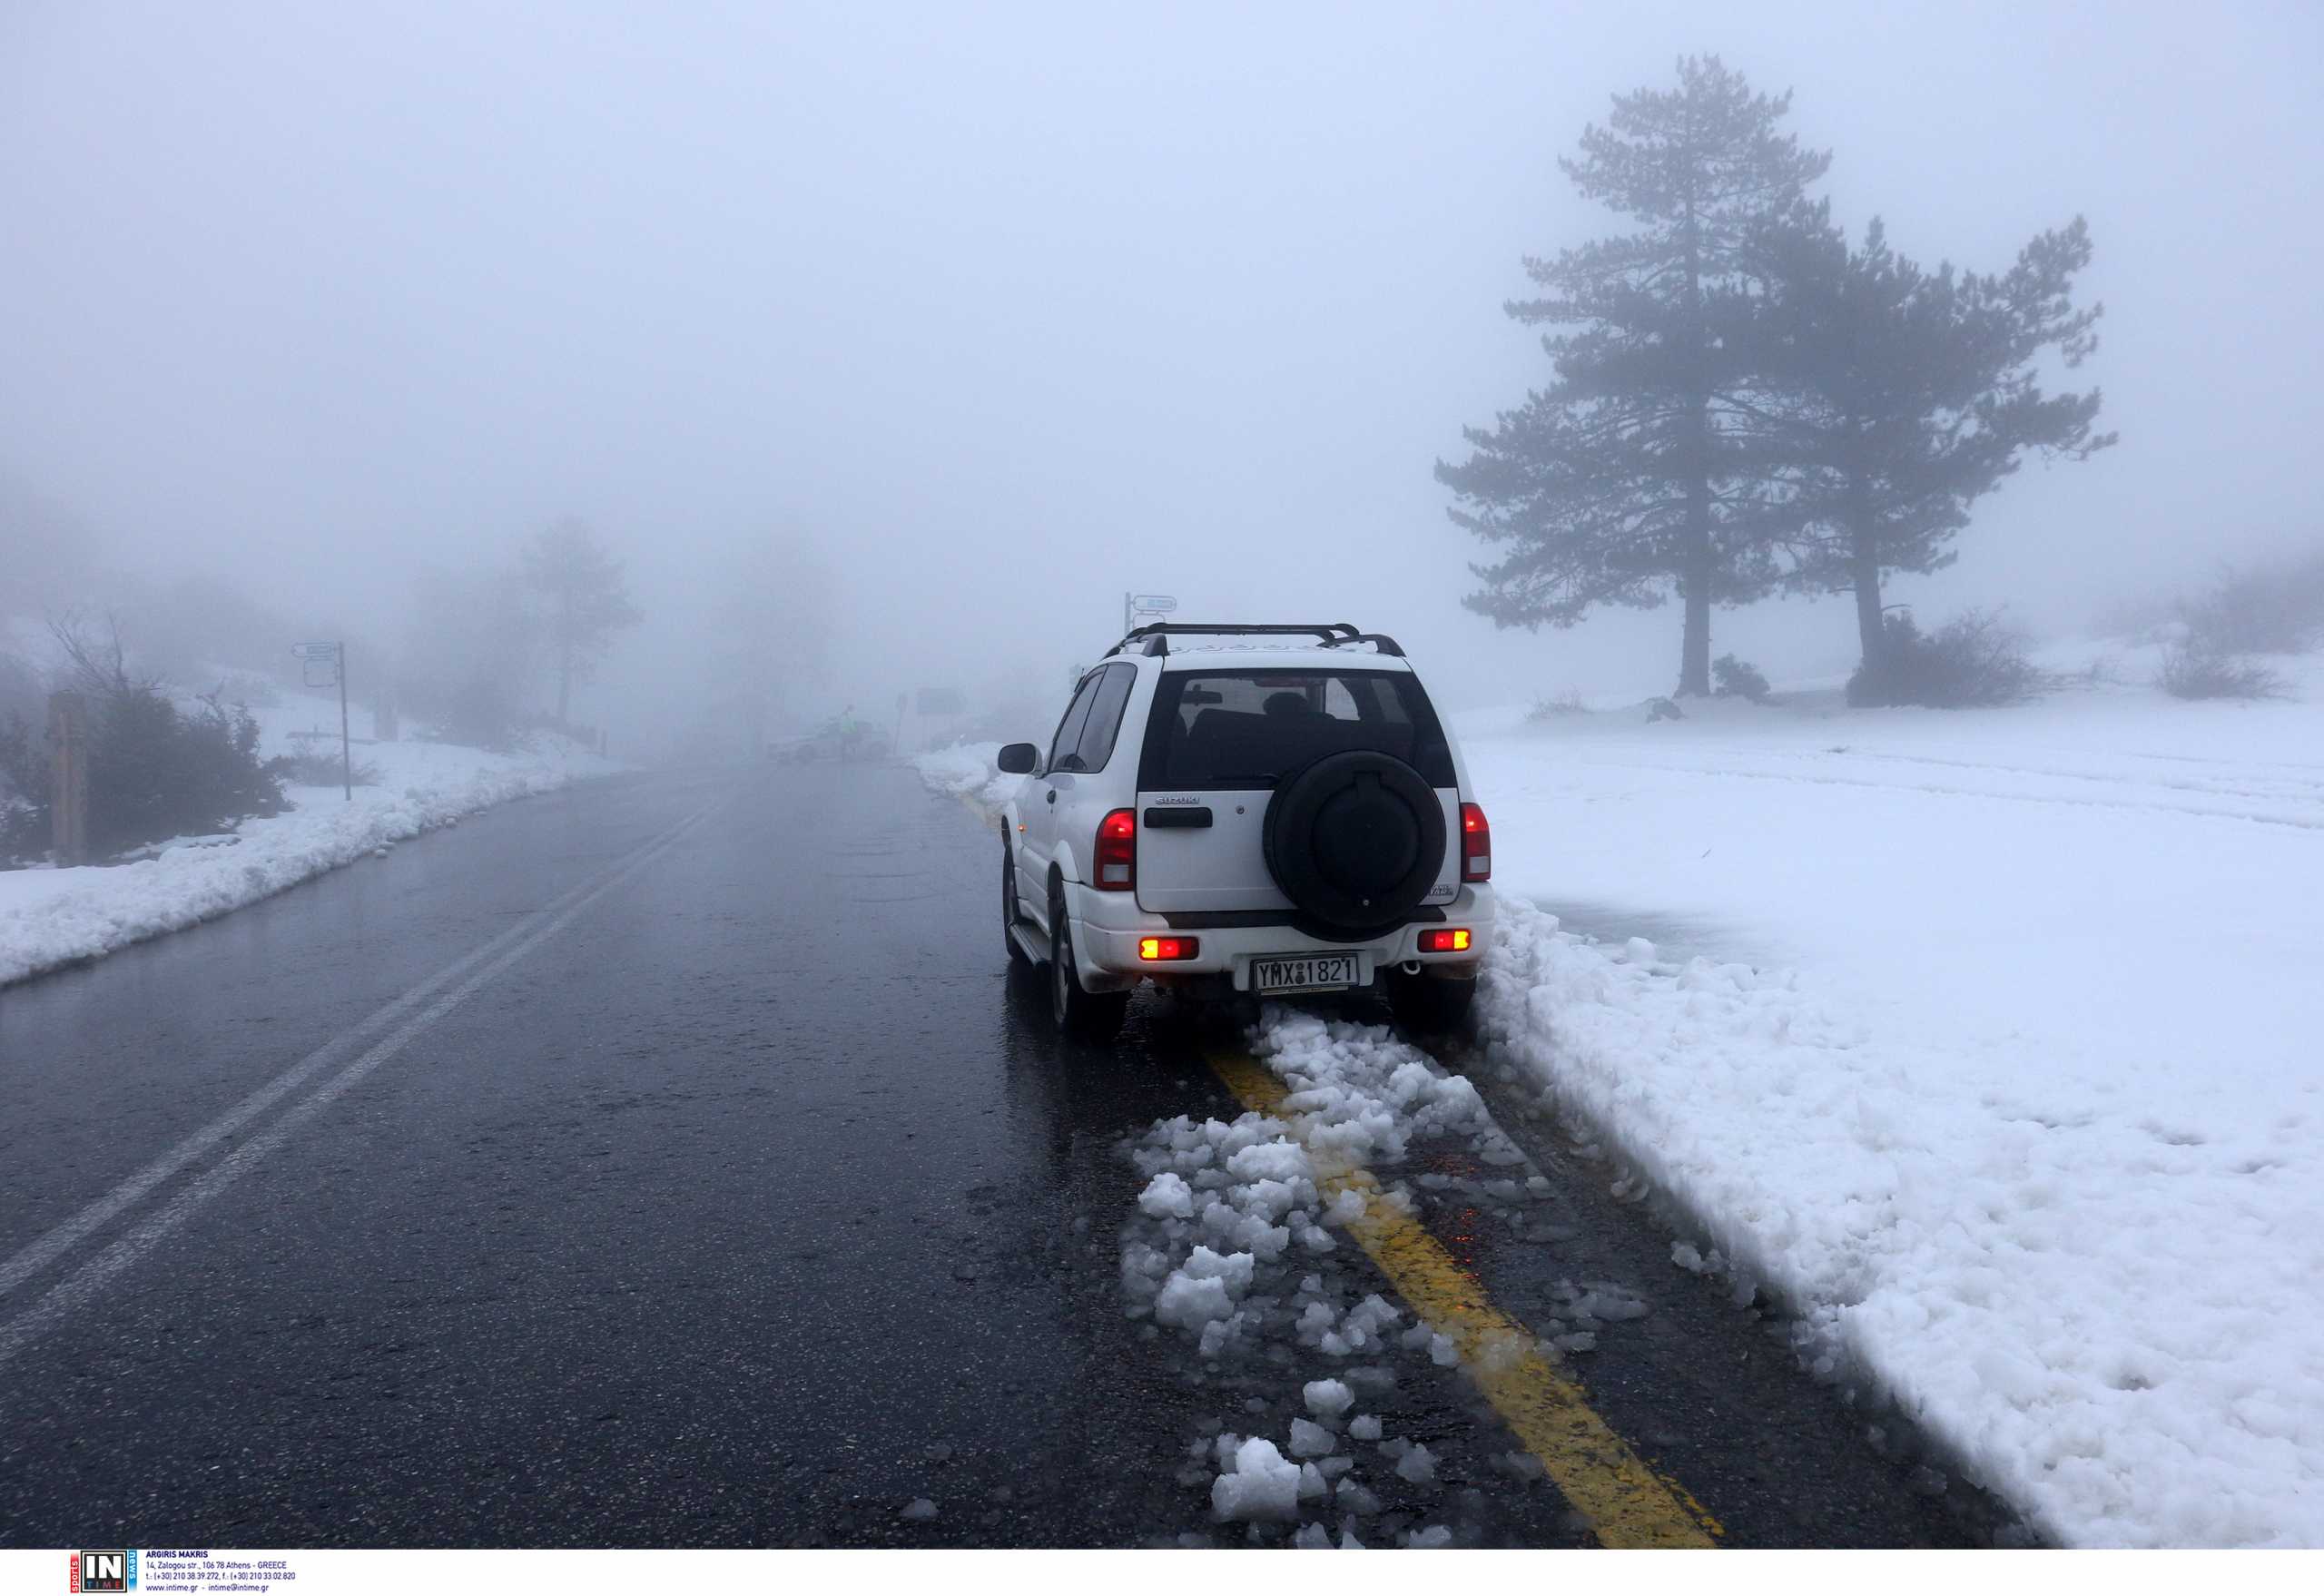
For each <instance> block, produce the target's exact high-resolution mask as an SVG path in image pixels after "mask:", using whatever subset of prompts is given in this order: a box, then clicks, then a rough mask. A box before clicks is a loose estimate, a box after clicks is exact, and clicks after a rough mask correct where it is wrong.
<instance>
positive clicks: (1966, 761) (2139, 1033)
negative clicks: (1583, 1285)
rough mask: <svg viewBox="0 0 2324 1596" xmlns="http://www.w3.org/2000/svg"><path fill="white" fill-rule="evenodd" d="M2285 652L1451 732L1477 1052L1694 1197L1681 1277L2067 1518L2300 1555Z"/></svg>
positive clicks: (2322, 779)
mask: <svg viewBox="0 0 2324 1596" xmlns="http://www.w3.org/2000/svg"><path fill="white" fill-rule="evenodd" d="M2306 668H2307V670H2308V673H2309V675H2308V679H2305V680H2303V682H2302V684H2301V687H2302V691H2303V692H2304V693H2306V694H2308V695H2309V699H2310V700H2311V701H2309V702H2299V703H2289V704H2252V705H2234V704H2177V703H2175V702H2173V701H2171V700H2168V699H2165V698H2162V696H2161V695H2158V694H2155V693H2153V692H2152V691H2150V690H2147V689H2145V688H2143V687H2105V686H2101V687H2098V688H2095V689H2089V690H2082V691H2075V692H2069V693H2064V694H2061V695H2058V696H2057V697H2055V698H2053V699H2052V700H2050V701H2047V702H2045V703H2043V704H2037V705H2033V706H2028V707H2025V708H2021V709H2014V710H2002V711H1988V712H1965V713H1957V714H1946V713H1941V712H1915V711H1893V712H1877V713H1826V712H1824V711H1823V710H1820V709H1819V708H1817V706H1816V705H1814V704H1810V705H1809V706H1808V707H1807V708H1806V709H1802V708H1797V707H1794V708H1791V709H1784V708H1773V709H1755V708H1752V707H1750V706H1748V705H1739V704H1737V705H1724V704H1722V705H1719V706H1717V707H1716V708H1715V709H1711V710H1709V711H1708V712H1707V713H1705V714H1699V715H1698V714H1696V706H1694V705H1693V704H1689V711H1688V713H1689V720H1687V721H1685V722H1681V723H1677V724H1658V725H1654V726H1652V727H1649V726H1646V725H1645V724H1642V723H1641V722H1640V721H1639V720H1638V719H1637V718H1636V717H1631V716H1626V715H1625V716H1617V715H1581V716H1572V717H1561V721H1560V724H1559V725H1558V726H1557V727H1555V728H1553V729H1552V730H1551V731H1550V732H1548V733H1545V734H1527V735H1524V736H1521V737H1510V738H1504V739H1498V740H1495V739H1486V740H1482V741H1478V742H1473V743H1472V744H1470V745H1469V748H1468V754H1469V756H1470V762H1471V765H1472V772H1473V773H1474V774H1475V776H1476V778H1477V780H1478V782H1479V784H1480V786H1481V788H1482V793H1483V800H1484V803H1485V804H1486V806H1487V809H1488V812H1489V813H1491V814H1492V820H1493V831H1494V843H1495V850H1494V851H1495V854H1496V858H1495V865H1496V874H1497V876H1498V882H1497V885H1498V887H1499V888H1500V891H1501V892H1502V902H1503V905H1504V918H1503V921H1502V925H1501V927H1500V930H1499V932H1498V934H1497V937H1496V945H1495V947H1494V949H1493V951H1492V957H1491V959H1490V961H1489V962H1488V966H1487V971H1486V977H1485V981H1484V987H1483V990H1482V994H1481V1000H1480V1005H1479V1022H1480V1026H1481V1029H1482V1032H1483V1035H1484V1037H1485V1039H1486V1040H1487V1041H1488V1042H1489V1043H1490V1044H1491V1045H1492V1047H1493V1048H1494V1049H1496V1050H1497V1051H1498V1052H1499V1053H1500V1054H1501V1055H1502V1056H1503V1057H1504V1058H1506V1059H1512V1060H1514V1061H1516V1062H1518V1063H1520V1064H1521V1065H1522V1066H1523V1067H1525V1068H1526V1069H1530V1070H1531V1072H1532V1073H1533V1074H1534V1075H1535V1076H1536V1077H1537V1078H1538V1079H1540V1080H1541V1081H1542V1082H1543V1083H1545V1084H1546V1085H1547V1086H1548V1087H1549V1088H1551V1089H1552V1090H1553V1091H1554V1092H1555V1093H1556V1094H1557V1095H1558V1096H1559V1097H1560V1098H1561V1099H1562V1100H1563V1101H1564V1102H1565V1103H1566V1104H1568V1105H1569V1106H1570V1107H1571V1108H1572V1109H1573V1110H1575V1111H1576V1112H1577V1113H1578V1114H1579V1115H1580V1116H1581V1118H1585V1119H1586V1120H1587V1121H1588V1122H1589V1123H1590V1125H1591V1126H1592V1127H1593V1128H1595V1129H1596V1130H1597V1131H1598V1132H1600V1134H1601V1135H1602V1136H1603V1137H1604V1138H1606V1140H1607V1141H1608V1143H1609V1144H1610V1147H1611V1148H1613V1149H1614V1150H1616V1151H1617V1152H1618V1153H1619V1154H1620V1157H1621V1158H1623V1159H1624V1160H1625V1161H1626V1162H1628V1163H1629V1164H1630V1165H1631V1166H1632V1167H1634V1168H1635V1169H1637V1170H1639V1171H1640V1172H1641V1173H1643V1174H1644V1175H1646V1176H1647V1177H1649V1178H1650V1179H1651V1180H1652V1181H1654V1182H1655V1183H1656V1184H1658V1185H1659V1186H1660V1187H1662V1188H1663V1190H1664V1191H1665V1193H1666V1194H1667V1195H1668V1196H1669V1197H1672V1198H1673V1199H1675V1201H1676V1203H1677V1204H1678V1205H1679V1207H1680V1208H1681V1209H1682V1210H1683V1211H1684V1212H1686V1213H1687V1214H1689V1215H1690V1216H1691V1217H1692V1219H1693V1223H1694V1226H1695V1227H1696V1234H1695V1235H1694V1236H1692V1237H1690V1238H1684V1239H1682V1240H1681V1241H1680V1242H1679V1244H1678V1246H1676V1247H1675V1248H1674V1251H1673V1264H1674V1266H1675V1267H1679V1268H1685V1269H1694V1270H1704V1269H1715V1268H1722V1267H1723V1268H1725V1269H1727V1270H1728V1271H1730V1272H1731V1273H1733V1274H1734V1275H1735V1276H1738V1287H1743V1288H1748V1286H1750V1285H1751V1284H1753V1283H1755V1282H1763V1283H1766V1284H1768V1285H1771V1286H1775V1287H1777V1289H1778V1290H1779V1291H1780V1292H1781V1293H1782V1294H1783V1295H1784V1296H1786V1297H1787V1299H1788V1301H1789V1302H1790V1304H1791V1305H1793V1306H1794V1307H1796V1308H1797V1310H1798V1311H1800V1312H1801V1313H1802V1314H1803V1315H1805V1316H1806V1321H1807V1335H1808V1337H1809V1341H1808V1344H1807V1352H1808V1355H1810V1357H1811V1358H1815V1359H1820V1360H1822V1362H1823V1364H1824V1366H1825V1367H1826V1368H1827V1369H1837V1368H1840V1367H1842V1366H1846V1365H1848V1364H1854V1365H1856V1366H1857V1367H1859V1368H1860V1369H1862V1370H1868V1371H1869V1372H1870V1373H1871V1374H1872V1375H1873V1377H1874V1378H1875V1380H1876V1383H1877V1384H1880V1385H1881V1386H1882V1387H1884V1388H1885V1389H1886V1391H1887V1392H1888V1393H1889V1394H1893V1396H1894V1397H1895V1398H1896V1401H1897V1402H1898V1403H1900V1404H1902V1405H1903V1406H1904V1407H1905V1409H1906V1410H1907V1411H1908V1412H1909V1413H1910V1414H1912V1415H1913V1417H1914V1418H1915V1420H1916V1421H1917V1422H1918V1423H1919V1424H1921V1425H1923V1426H1925V1428H1926V1429H1927V1430H1928V1431H1930V1432H1931V1433H1934V1434H1935V1436H1937V1437H1938V1438H1939V1439H1941V1440H1942V1441H1944V1442H1945V1443H1947V1444H1948V1445H1949V1446H1950V1448H1951V1449H1952V1450H1953V1451H1954V1452H1955V1454H1956V1455H1957V1456H1958V1457H1959V1458H1960V1459H1961V1460H1963V1462H1964V1463H1965V1465H1966V1466H1967V1467H1969V1468H1970V1469H1971V1470H1973V1471H1974V1473H1975V1474H1976V1476H1977V1477H1978V1478H1979V1479H1980V1480H1981V1481H1982V1482H1983V1483H1985V1484H1986V1485H1988V1486H1990V1487H1991V1488H1993V1489H1994V1490H1996V1491H1998V1492H2000V1493H2003V1494H2004V1495H2005V1496H2006V1497H2008V1498H2010V1499H2011V1500H2012V1501H2013V1502H2015V1503H2016V1504H2017V1505H2018V1506H2020V1507H2021V1508H2022V1509H2023V1510H2024V1511H2025V1512H2028V1514H2029V1515H2030V1516H2031V1517H2032V1518H2033V1521H2034V1522H2035V1523H2036V1524H2037V1525H2039V1526H2041V1527H2043V1529H2044V1530H2045V1531H2046V1532H2049V1533H2051V1534H2053V1535H2055V1536H2056V1537H2058V1538H2060V1539H2063V1540H2066V1541H2069V1542H2081V1543H2088V1544H2106V1545H2278V1546H2290V1545H2300V1546H2313V1545H2317V1544H2319V1543H2324V1336H2319V1335H2318V1334H2317V1333H2316V1328H2315V1326H2316V1325H2317V1324H2318V1323H2319V1319H2324V1226H2319V1224H2318V1222H2317V1217H2318V1216H2319V1214H2324V1137H2319V1134H2318V1133H2319V1129H2324V1069H2319V1055H2318V1050H2317V1049H2318V1039H2319V1037H2324V980H2319V977H2318V973H2317V972H2318V971H2319V970H2324V915H2319V913H2318V912H2317V910H2316V907H2315V906H2316V904H2317V903H2318V902H2319V901H2324V706H2319V704H2318V703H2316V702H2314V701H2313V700H2316V699H2324V672H2319V670H2318V669H2317V667H2316V666H2315V665H2314V664H2313V662H2310V664H2309V665H2308V666H2307V667H2306ZM1529 897H1530V898H1533V899H1537V900H1540V901H1541V904H1542V906H1543V907H1542V909H1535V908H1532V907H1529V906H1528V905H1527V903H1526V901H1525V900H1526V899H1527V898H1529ZM1544 909H1554V910H1557V911H1561V912H1562V914H1563V916H1564V919H1565V923H1564V924H1562V925H1561V923H1560V919H1559V917H1558V915H1557V914H1555V913H1551V912H1545V911H1543V910H1544ZM1577 930H1580V931H1589V932H1590V933H1591V934H1590V935H1588V936H1584V935H1578V934H1574V933H1575V931H1577ZM1658 944H1659V946H1658ZM1707 1254H1708V1255H1709V1256H1706V1255H1707Z"/></svg>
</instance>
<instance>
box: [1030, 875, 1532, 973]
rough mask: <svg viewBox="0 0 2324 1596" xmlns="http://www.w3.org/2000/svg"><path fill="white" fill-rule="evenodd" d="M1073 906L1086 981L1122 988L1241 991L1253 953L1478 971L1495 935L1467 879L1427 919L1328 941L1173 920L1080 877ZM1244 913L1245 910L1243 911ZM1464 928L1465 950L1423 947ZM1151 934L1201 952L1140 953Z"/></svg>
mask: <svg viewBox="0 0 2324 1596" xmlns="http://www.w3.org/2000/svg"><path fill="white" fill-rule="evenodd" d="M1067 909H1068V913H1069V914H1070V915H1071V916H1072V918H1073V929H1074V933H1075V945H1076V948H1077V950H1078V961H1079V963H1080V965H1081V972H1082V977H1083V982H1084V984H1085V985H1087V986H1089V987H1091V988H1107V987H1110V988H1120V987H1124V986H1128V985H1131V984H1134V983H1135V982H1137V981H1138V980H1146V979H1148V978H1151V979H1153V980H1171V979H1173V978H1177V977H1185V976H1199V977H1205V978H1212V979H1215V978H1217V977H1220V976H1225V977H1226V978H1227V980H1228V981H1229V983H1230V984H1231V985H1232V987H1233V988H1234V990H1236V991H1238V992H1239V991H1248V990H1250V962H1251V961H1252V959H1254V958H1255V957H1260V956H1264V955H1267V954H1281V953H1315V952H1334V951H1346V952H1353V953H1354V954H1356V955H1357V956H1358V959H1359V961H1360V969H1359V970H1358V980H1359V981H1360V982H1362V983H1369V982H1371V981H1373V980H1376V979H1378V977H1379V976H1380V974H1381V973H1382V972H1383V971H1384V970H1389V969H1393V968H1398V967H1402V966H1406V965H1412V966H1417V967H1420V968H1422V969H1425V970H1429V971H1430V972H1431V973H1432V974H1436V975H1440V976H1443V977H1445V978H1447V979H1452V980H1459V979H1462V977H1466V976H1473V975H1474V974H1475V973H1476V970H1477V965H1478V963H1479V961H1481V960H1482V957H1483V954H1484V950H1485V945H1486V943H1487V942H1489V941H1491V940H1492V919H1493V901H1492V887H1490V886H1464V887H1462V889H1461V891H1460V893H1459V895H1457V896H1456V897H1455V898H1454V899H1453V900H1452V902H1450V903H1447V904H1444V905H1443V906H1442V908H1432V909H1431V910H1430V911H1428V918H1427V919H1425V920H1414V921H1411V922H1409V923H1407V924H1404V925H1402V926H1399V927H1398V928H1396V930H1394V931H1390V932H1388V933H1387V934H1385V935H1384V936H1378V937H1373V938H1369V939H1362V940H1351V941H1326V940H1323V939H1319V938H1316V937H1312V936H1309V935H1308V934H1307V933H1305V931H1300V930H1298V929H1297V928H1296V927H1295V926H1293V925H1291V924H1289V923H1288V922H1287V921H1272V922H1268V923H1260V924H1233V925H1208V924H1201V925H1195V926H1187V925H1184V924H1183V923H1182V924H1180V925H1173V924H1172V923H1171V921H1172V920H1173V919H1177V920H1180V921H1184V920H1185V919H1186V917H1184V916H1167V915H1162V914H1157V913H1152V912H1149V911H1146V910H1142V909H1140V908H1138V906H1137V901H1136V900H1135V898H1134V897H1133V896H1132V895H1131V894H1129V893H1128V892H1094V891H1092V890H1090V889H1089V888H1088V887H1086V886H1083V885H1081V884H1079V883H1078V882H1076V883H1072V884H1069V885H1068V888H1067ZM1238 918H1240V917H1238ZM1457 928H1465V929H1466V930H1467V931H1469V933H1470V937H1469V947H1468V950H1467V951H1465V952H1459V953H1423V952H1422V951H1421V950H1420V938H1421V933H1422V932H1423V931H1448V930H1453V929H1457ZM1147 937H1177V938H1181V939H1185V938H1193V939H1195V940H1196V941H1197V942H1198V944H1199V951H1198V953H1197V954H1196V957H1195V958H1192V959H1179V960H1171V961H1149V960H1143V959H1140V958H1139V957H1138V943H1139V942H1140V941H1143V940H1144V939H1146V938H1147Z"/></svg>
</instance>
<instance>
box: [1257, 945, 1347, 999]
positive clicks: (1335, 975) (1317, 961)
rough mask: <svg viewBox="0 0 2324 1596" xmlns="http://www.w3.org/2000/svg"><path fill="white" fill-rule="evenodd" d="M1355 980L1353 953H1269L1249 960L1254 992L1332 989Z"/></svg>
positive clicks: (1327, 990)
mask: <svg viewBox="0 0 2324 1596" xmlns="http://www.w3.org/2000/svg"><path fill="white" fill-rule="evenodd" d="M1355 980H1356V957H1355V955H1354V954H1353V953H1284V954H1269V955H1267V956H1265V957H1263V958H1258V959H1254V960H1252V961H1251V990H1253V991H1255V992H1331V991H1338V990H1341V989H1342V988H1344V987H1352V986H1354V984H1355Z"/></svg>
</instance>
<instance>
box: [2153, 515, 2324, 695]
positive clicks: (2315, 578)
mask: <svg viewBox="0 0 2324 1596" xmlns="http://www.w3.org/2000/svg"><path fill="white" fill-rule="evenodd" d="M2180 616H2181V619H2182V620H2184V621H2185V622H2186V623H2187V634H2188V640H2189V643H2190V645H2191V648H2192V649H2193V651H2194V653H2195V655H2196V659H2197V663H2198V664H2209V665H2225V664H2227V663H2228V661H2229V656H2230V655H2238V654H2300V653H2304V652H2306V651H2307V650H2309V649H2310V648H2314V647H2316V646H2318V645H2319V644H2324V549H2318V550H2314V551H2311V552H2309V553H2308V554H2304V555H2297V556H2291V557H2284V558H2279V559H2277V560H2274V561H2271V562H2270V563H2268V564H2264V565H2259V566H2252V567H2251V568H2250V569H2249V570H2245V571H2234V570H2230V571H2229V572H2228V573H2227V574H2226V575H2225V576H2222V577H2221V579H2220V581H2219V584H2218V586H2214V587H2213V588H2212V589H2211V591H2210V592H2209V593H2206V594H2204V595H2203V596H2201V598H2198V599H2195V600H2193V601H2192V602H2191V603H2188V604H2183V605H2181V606H2180ZM2199 674H2200V673H2199ZM2261 674H2262V675H2265V674H2266V673H2264V672H2263V673H2261ZM2171 691H2174V692H2175V691H2177V690H2176V689H2175V688H2174V689H2171ZM2179 696H2181V697H2182V698H2186V697H2205V698H2219V697H2241V698H2250V697H2261V696H2265V695H2264V694H2254V693H2233V692H2230V693H2201V694H2185V693H2181V694H2180V695H2179Z"/></svg>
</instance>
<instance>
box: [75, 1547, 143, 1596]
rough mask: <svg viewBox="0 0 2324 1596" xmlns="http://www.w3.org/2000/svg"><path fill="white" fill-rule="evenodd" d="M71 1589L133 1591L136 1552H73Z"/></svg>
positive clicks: (134, 1586)
mask: <svg viewBox="0 0 2324 1596" xmlns="http://www.w3.org/2000/svg"><path fill="white" fill-rule="evenodd" d="M73 1589H74V1590H75V1591H134V1590H135V1589H137V1553H135V1552H129V1551H122V1552H75V1553H74V1556H73Z"/></svg>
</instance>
